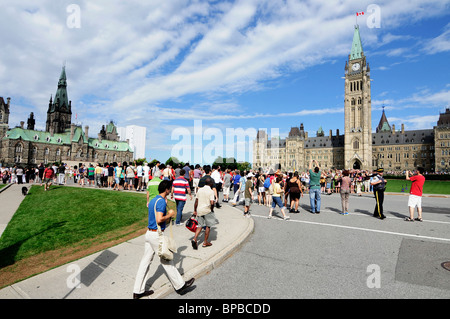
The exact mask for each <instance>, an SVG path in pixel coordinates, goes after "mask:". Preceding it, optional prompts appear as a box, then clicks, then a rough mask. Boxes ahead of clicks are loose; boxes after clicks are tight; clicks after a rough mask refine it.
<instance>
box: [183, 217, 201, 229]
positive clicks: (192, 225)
mask: <svg viewBox="0 0 450 319" xmlns="http://www.w3.org/2000/svg"><path fill="white" fill-rule="evenodd" d="M185 225H186V228H187V229H189V230H190V231H191V232H194V233H195V231H196V230H197V227H198V221H197V219H196V218H195V217H194V215H192V216H191V218H189V219H188V220H187V221H186V223H185Z"/></svg>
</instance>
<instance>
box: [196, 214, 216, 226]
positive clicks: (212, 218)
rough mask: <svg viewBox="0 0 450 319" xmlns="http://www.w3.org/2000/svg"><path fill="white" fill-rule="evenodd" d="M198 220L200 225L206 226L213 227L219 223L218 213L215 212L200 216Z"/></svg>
mask: <svg viewBox="0 0 450 319" xmlns="http://www.w3.org/2000/svg"><path fill="white" fill-rule="evenodd" d="M197 221H198V227H205V226H206V227H212V226H214V225H215V224H217V223H218V221H217V218H216V215H214V213H213V212H211V213H208V214H206V215H203V216H198V218H197Z"/></svg>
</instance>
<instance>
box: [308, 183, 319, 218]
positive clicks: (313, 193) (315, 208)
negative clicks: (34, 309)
mask: <svg viewBox="0 0 450 319" xmlns="http://www.w3.org/2000/svg"><path fill="white" fill-rule="evenodd" d="M309 201H310V204H311V212H312V213H316V212H320V188H319V189H309ZM315 201H317V205H316V204H315Z"/></svg>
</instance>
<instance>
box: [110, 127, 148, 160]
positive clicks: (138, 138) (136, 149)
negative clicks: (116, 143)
mask: <svg viewBox="0 0 450 319" xmlns="http://www.w3.org/2000/svg"><path fill="white" fill-rule="evenodd" d="M117 132H118V133H119V137H120V140H121V141H125V140H127V141H128V142H129V144H130V147H131V149H132V150H133V154H134V159H138V158H145V139H146V135H147V129H146V128H145V127H143V126H137V125H127V126H126V127H118V128H117Z"/></svg>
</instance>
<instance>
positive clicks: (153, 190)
mask: <svg viewBox="0 0 450 319" xmlns="http://www.w3.org/2000/svg"><path fill="white" fill-rule="evenodd" d="M160 177H161V171H160V170H157V171H156V172H155V175H153V178H152V179H151V181H149V182H148V184H147V207H148V205H149V203H150V201H151V200H152V199H153V198H155V197H156V196H158V194H159V192H158V187H159V184H160V183H161V182H162V180H161V178H160Z"/></svg>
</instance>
